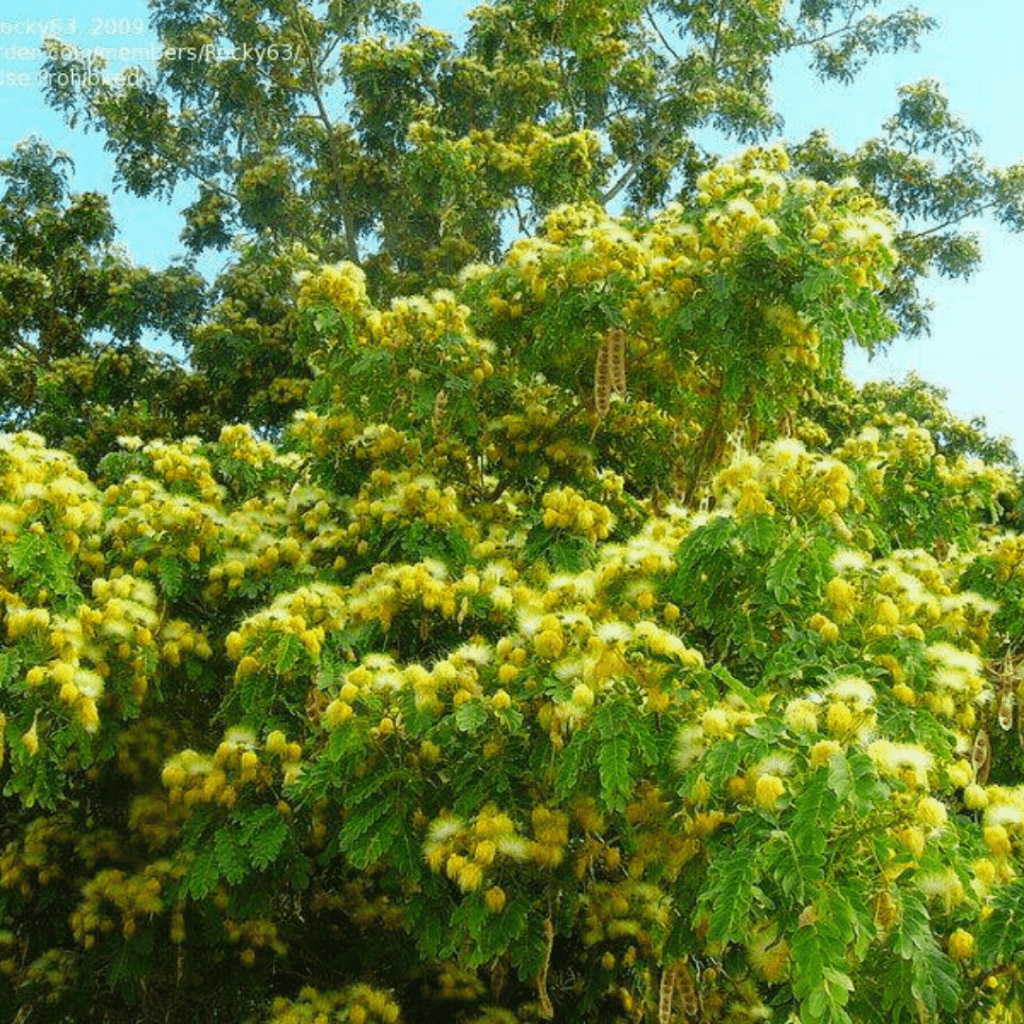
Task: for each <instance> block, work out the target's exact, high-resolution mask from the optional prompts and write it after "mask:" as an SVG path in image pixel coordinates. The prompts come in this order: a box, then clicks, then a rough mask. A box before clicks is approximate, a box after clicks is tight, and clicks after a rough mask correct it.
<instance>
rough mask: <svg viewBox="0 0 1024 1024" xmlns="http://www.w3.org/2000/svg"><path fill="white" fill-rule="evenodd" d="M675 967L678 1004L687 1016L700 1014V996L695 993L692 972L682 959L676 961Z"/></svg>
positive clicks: (695, 988)
mask: <svg viewBox="0 0 1024 1024" xmlns="http://www.w3.org/2000/svg"><path fill="white" fill-rule="evenodd" d="M675 967H676V971H675V991H676V994H677V995H678V996H679V1005H680V1007H681V1009H682V1011H683V1013H684V1014H685V1015H686V1016H687V1017H697V1016H699V1015H700V996H699V994H698V993H697V983H696V982H695V981H694V980H693V974H692V973H691V972H690V968H689V966H688V965H687V964H686V963H685V962H684V961H682V960H678V961H676V964H675ZM659 1024H660V1022H659Z"/></svg>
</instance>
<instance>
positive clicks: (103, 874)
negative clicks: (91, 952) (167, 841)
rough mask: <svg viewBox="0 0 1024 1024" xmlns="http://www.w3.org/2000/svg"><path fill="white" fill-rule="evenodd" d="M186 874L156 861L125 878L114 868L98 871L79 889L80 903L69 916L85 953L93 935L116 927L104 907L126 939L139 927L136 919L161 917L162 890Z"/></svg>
mask: <svg viewBox="0 0 1024 1024" xmlns="http://www.w3.org/2000/svg"><path fill="white" fill-rule="evenodd" d="M184 874H185V868H184V867H183V866H182V865H180V864H172V863H171V862H170V861H166V860H159V861H154V862H153V863H151V864H148V865H147V866H146V867H145V868H144V869H143V870H142V872H141V873H140V874H137V875H126V874H125V872H123V871H121V870H118V869H116V868H111V869H108V870H105V871H100V872H98V873H97V874H96V875H94V876H93V877H92V878H91V879H90V880H89V881H88V882H87V883H86V884H85V886H84V887H83V888H82V900H81V902H80V903H79V905H78V907H77V908H76V910H75V911H74V913H73V914H72V915H71V929H72V931H73V932H74V934H75V938H76V939H78V941H79V942H81V943H82V945H83V946H84V947H85V948H86V949H91V948H92V946H93V945H94V944H95V942H96V934H97V932H98V933H101V934H103V933H107V932H110V931H112V930H113V929H114V928H115V927H116V923H115V921H114V919H113V918H112V917H111V916H110V915H109V913H108V911H107V906H108V905H109V906H110V907H112V908H113V909H114V910H116V912H117V914H118V916H119V918H120V922H119V923H120V926H121V934H122V935H123V936H124V938H126V939H129V938H131V937H132V936H133V935H134V934H135V931H136V929H137V927H138V918H140V917H143V918H144V917H150V916H152V915H154V914H160V913H162V912H163V911H164V909H165V903H164V898H163V895H162V894H163V892H164V890H165V889H166V888H167V887H168V886H169V885H170V884H172V883H174V882H176V881H177V880H179V879H180V878H182V877H183V875H184Z"/></svg>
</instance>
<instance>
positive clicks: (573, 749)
mask: <svg viewBox="0 0 1024 1024" xmlns="http://www.w3.org/2000/svg"><path fill="white" fill-rule="evenodd" d="M592 735H593V733H592V731H591V730H590V729H587V728H583V729H577V730H576V732H575V733H574V734H573V737H572V739H571V740H569V742H568V743H567V744H566V745H565V747H564V748H563V750H562V753H561V756H560V757H559V759H558V774H557V775H556V776H555V799H556V800H557V801H562V800H565V799H566V798H567V797H569V796H571V795H572V794H573V793H574V792H575V790H576V786H577V783H578V782H579V777H580V771H581V770H582V768H583V765H584V763H585V762H586V760H587V759H588V758H590V756H591V754H592V752H593V742H592Z"/></svg>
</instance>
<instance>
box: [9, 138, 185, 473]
mask: <svg viewBox="0 0 1024 1024" xmlns="http://www.w3.org/2000/svg"><path fill="white" fill-rule="evenodd" d="M70 164H71V160H70V158H69V157H67V155H66V154H62V153H57V154H55V153H53V151H52V150H50V148H49V147H48V146H46V145H45V144H44V143H42V142H40V141H39V140H37V139H32V140H29V141H28V142H24V143H21V144H20V145H19V146H18V147H17V148H16V149H15V153H14V155H13V156H12V157H11V158H10V159H7V160H4V161H0V181H2V182H3V183H4V185H5V188H4V193H3V199H2V202H0V428H3V429H4V430H19V429H24V428H30V429H32V430H35V431H38V432H40V433H42V434H43V435H45V436H46V438H47V439H48V440H49V441H50V443H51V444H54V445H57V446H62V447H65V448H66V449H67V450H69V451H71V452H73V453H74V454H76V455H77V456H78V457H79V458H81V459H82V460H83V463H84V464H86V465H95V462H96V461H97V460H98V459H99V457H100V456H102V455H103V454H106V452H107V451H109V449H110V448H111V447H112V445H113V443H114V438H115V437H116V436H117V435H118V434H122V433H131V434H141V435H143V436H146V437H153V436H159V435H161V434H164V433H170V432H175V431H177V432H189V431H197V430H199V429H201V427H202V425H203V416H202V414H201V413H200V412H199V411H198V410H199V409H200V408H201V407H202V405H203V397H202V391H201V389H200V388H198V387H197V386H196V383H197V382H196V379H195V378H193V377H191V376H190V375H189V374H187V373H186V371H185V370H184V369H183V368H182V367H180V366H179V365H177V364H176V363H175V361H174V360H173V359H171V358H170V357H167V356H161V355H159V354H157V353H154V352H151V351H149V350H148V349H147V348H145V347H144V346H143V345H142V343H141V338H142V336H143V332H144V331H147V330H149V331H165V332H167V333H168V334H169V335H170V337H171V338H172V339H173V340H176V341H178V342H179V343H180V342H182V341H183V340H184V339H185V338H186V337H188V333H189V330H190V328H191V326H192V324H193V323H194V322H195V320H196V319H197V318H198V317H199V316H200V315H201V311H202V308H203V287H202V281H201V279H200V278H199V277H198V276H197V275H196V274H193V273H191V272H189V271H188V270H187V268H185V267H183V266H172V267H169V268H167V269H166V270H163V271H159V272H155V271H151V270H148V269H146V268H141V267H134V266H132V265H131V263H130V262H129V261H128V260H127V259H126V258H125V256H124V255H123V253H121V252H119V251H118V249H117V248H116V246H115V245H114V237H115V226H114V222H113V219H112V217H111V215H110V209H109V204H108V201H107V200H106V198H105V197H103V196H101V195H99V194H97V193H95V192H87V193H81V194H69V187H68V186H69V181H68V168H69V167H70Z"/></svg>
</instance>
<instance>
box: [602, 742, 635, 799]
mask: <svg viewBox="0 0 1024 1024" xmlns="http://www.w3.org/2000/svg"><path fill="white" fill-rule="evenodd" d="M629 754H630V743H629V738H628V737H627V736H616V737H615V738H614V739H611V740H605V741H604V742H603V743H602V744H601V746H600V747H599V748H598V754H597V766H598V774H599V776H600V779H601V801H602V803H603V804H604V806H605V809H606V810H609V811H621V810H623V808H625V806H626V804H627V802H628V801H629V797H630V795H631V794H632V792H633V777H632V775H631V774H630V770H629V762H630V757H629Z"/></svg>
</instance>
